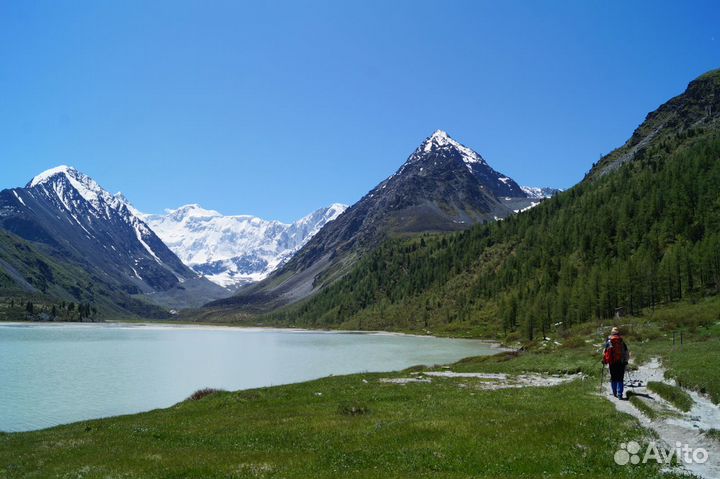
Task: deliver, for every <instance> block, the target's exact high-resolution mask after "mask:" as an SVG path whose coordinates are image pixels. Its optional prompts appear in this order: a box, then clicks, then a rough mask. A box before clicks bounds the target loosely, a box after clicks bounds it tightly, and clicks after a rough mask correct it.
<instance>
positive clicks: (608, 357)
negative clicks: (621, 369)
mask: <svg viewBox="0 0 720 479" xmlns="http://www.w3.org/2000/svg"><path fill="white" fill-rule="evenodd" d="M603 360H604V362H605V364H615V363H620V362H622V360H623V338H622V336H620V335H616V336H610V347H608V348H607V349H605V355H604V356H603Z"/></svg>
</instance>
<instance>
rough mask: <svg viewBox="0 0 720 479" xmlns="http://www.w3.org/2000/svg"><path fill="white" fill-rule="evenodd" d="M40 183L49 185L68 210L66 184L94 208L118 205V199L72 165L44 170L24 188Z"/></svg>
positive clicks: (39, 184)
mask: <svg viewBox="0 0 720 479" xmlns="http://www.w3.org/2000/svg"><path fill="white" fill-rule="evenodd" d="M66 182H67V183H66ZM42 185H51V187H52V189H53V190H54V191H55V193H56V194H57V195H58V197H59V198H60V200H61V201H63V203H64V204H65V206H66V208H67V209H68V210H70V209H72V208H71V207H70V206H69V205H68V204H67V202H66V201H65V200H67V199H68V198H67V194H68V192H67V187H68V185H69V186H71V187H72V188H73V189H74V190H75V191H77V193H78V194H79V195H80V196H81V197H82V198H83V199H84V200H85V201H87V202H88V203H90V204H91V205H92V206H93V207H95V209H100V208H102V207H104V206H105V205H107V206H110V207H113V208H117V207H118V206H119V201H118V200H117V199H116V198H115V197H114V196H113V195H111V194H110V193H108V192H107V191H105V190H104V189H103V188H102V187H101V186H100V185H98V184H97V182H96V181H95V180H93V179H92V178H90V177H89V176H87V175H85V174H83V173H81V172H80V171H78V170H77V169H75V168H73V167H72V166H67V165H60V166H56V167H55V168H50V169H48V170H45V171H43V172H42V173H40V174H39V175H37V176H35V177H34V178H33V179H32V180H30V182H29V183H28V184H27V186H26V188H35V187H38V186H42Z"/></svg>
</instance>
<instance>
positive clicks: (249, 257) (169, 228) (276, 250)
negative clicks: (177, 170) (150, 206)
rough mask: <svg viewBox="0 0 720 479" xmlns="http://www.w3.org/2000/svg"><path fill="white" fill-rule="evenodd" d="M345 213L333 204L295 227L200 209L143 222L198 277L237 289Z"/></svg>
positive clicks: (262, 275) (192, 207)
mask: <svg viewBox="0 0 720 479" xmlns="http://www.w3.org/2000/svg"><path fill="white" fill-rule="evenodd" d="M346 208H347V206H345V205H341V204H333V205H330V206H328V207H326V208H321V209H319V210H317V211H314V212H313V213H311V214H309V215H307V216H305V217H303V218H301V219H299V220H298V221H296V222H294V223H292V224H285V223H281V222H279V221H267V220H264V219H262V218H257V217H254V216H246V215H242V216H224V215H221V214H220V213H218V212H217V211H212V210H206V209H203V208H201V207H200V206H199V205H185V206H183V207H181V208H178V209H175V210H167V211H166V213H165V214H164V215H151V214H147V215H141V218H142V219H143V220H144V221H145V222H146V223H147V224H148V225H149V226H150V228H151V229H152V230H153V231H154V232H155V233H156V234H157V235H158V236H159V237H160V238H161V239H162V240H163V241H164V242H165V244H166V245H167V246H168V247H169V248H170V249H171V250H172V251H173V252H174V253H175V254H176V255H178V257H179V258H180V259H181V260H182V261H183V262H184V263H185V264H186V265H188V266H189V267H190V268H192V269H193V270H194V271H195V272H197V273H200V274H203V275H204V276H205V277H206V278H207V279H209V280H210V281H213V282H214V283H216V284H218V285H220V286H223V287H226V288H232V289H236V288H237V287H239V286H242V285H244V284H247V283H251V282H255V281H260V280H262V279H264V278H266V277H267V276H268V275H269V274H270V273H271V272H272V271H273V270H274V269H275V268H277V267H278V266H279V265H280V264H282V263H283V262H285V261H287V259H288V258H289V257H290V256H292V254H293V253H295V252H296V251H297V250H298V249H299V248H301V247H302V246H303V245H304V244H305V243H306V242H307V241H308V240H309V239H310V238H311V237H313V236H314V235H315V234H316V233H317V232H318V231H319V230H320V228H322V227H323V226H325V224H327V223H328V222H330V221H333V220H334V219H335V218H337V217H338V216H339V215H340V214H341V213H342V212H343V211H345V209H346Z"/></svg>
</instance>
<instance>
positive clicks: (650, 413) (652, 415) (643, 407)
mask: <svg viewBox="0 0 720 479" xmlns="http://www.w3.org/2000/svg"><path fill="white" fill-rule="evenodd" d="M627 395H628V398H629V399H630V403H631V404H632V405H633V406H635V407H636V408H637V409H638V410H639V411H640V412H641V413H643V414H644V415H645V416H646V417H647V418H648V419H657V418H658V413H657V411H655V410H654V409H653V408H652V407H650V406H649V405H648V404H647V403H646V402H645V401H643V400H642V399H641V398H640V397H639V396H635V395H633V394H632V392H631V391H628V394H627Z"/></svg>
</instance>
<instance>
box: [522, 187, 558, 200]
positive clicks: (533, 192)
mask: <svg viewBox="0 0 720 479" xmlns="http://www.w3.org/2000/svg"><path fill="white" fill-rule="evenodd" d="M521 188H522V190H523V191H524V192H525V194H526V195H527V196H528V198H552V197H553V196H555V195H556V194H558V193H560V192H561V191H562V189H560V188H550V187H544V186H543V187H537V186H521Z"/></svg>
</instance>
